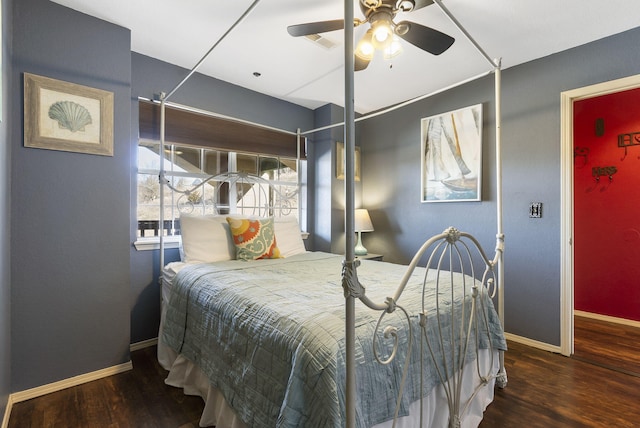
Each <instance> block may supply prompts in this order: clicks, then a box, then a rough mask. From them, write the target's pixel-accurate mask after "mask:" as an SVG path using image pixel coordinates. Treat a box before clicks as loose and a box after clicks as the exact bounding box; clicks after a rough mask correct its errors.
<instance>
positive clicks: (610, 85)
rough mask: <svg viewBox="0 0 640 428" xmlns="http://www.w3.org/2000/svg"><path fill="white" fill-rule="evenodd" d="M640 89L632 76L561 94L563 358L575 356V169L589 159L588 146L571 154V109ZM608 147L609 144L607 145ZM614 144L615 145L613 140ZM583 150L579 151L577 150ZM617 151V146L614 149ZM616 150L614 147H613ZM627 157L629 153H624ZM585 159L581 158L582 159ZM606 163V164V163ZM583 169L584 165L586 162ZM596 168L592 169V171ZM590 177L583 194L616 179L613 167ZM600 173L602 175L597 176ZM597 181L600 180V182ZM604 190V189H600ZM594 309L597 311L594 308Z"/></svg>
mask: <svg viewBox="0 0 640 428" xmlns="http://www.w3.org/2000/svg"><path fill="white" fill-rule="evenodd" d="M637 88H640V75H639V76H632V77H628V78H624V79H619V80H615V81H611V82H605V83H602V84H597V85H592V86H588V87H584V88H578V89H574V90H572V91H567V92H563V93H562V94H561V120H562V121H561V130H562V144H561V163H562V177H561V186H562V201H561V212H562V221H561V238H562V239H561V258H562V261H561V276H562V283H561V284H562V285H561V337H560V341H561V343H560V348H561V353H562V354H563V355H567V356H570V355H572V354H573V353H574V304H575V302H576V298H575V297H576V294H575V288H574V287H575V282H574V281H575V279H576V278H575V275H574V272H575V268H576V264H575V261H576V248H575V247H574V239H575V237H576V235H575V232H576V229H575V228H576V225H575V223H574V220H575V217H574V215H575V209H576V207H575V204H574V201H575V199H574V196H575V194H574V192H575V185H576V180H577V179H576V175H575V174H576V167H575V162H577V161H578V160H587V161H588V158H589V156H590V152H589V149H588V147H586V146H585V147H582V146H580V145H579V144H575V146H577V148H578V149H579V150H576V151H574V133H575V131H577V129H574V123H573V122H574V113H575V111H574V108H575V106H576V105H579V104H580V102H581V101H583V100H589V99H592V98H596V97H600V96H604V95H608V94H613V93H617V92H621V91H627V90H635V89H637ZM597 119H598V118H596V119H595V120H593V127H591V128H590V130H589V131H590V132H591V133H595V135H596V136H597V135H599V134H600V133H601V131H603V129H606V121H603V122H604V123H602V122H601V121H598V120H597ZM608 144H611V143H608ZM614 144H616V142H615V141H614ZM581 147H582V149H580V148H581ZM616 148H617V147H616ZM614 149H615V148H614ZM619 150H621V151H620V152H619V155H620V158H622V157H623V155H624V154H623V152H622V150H623V148H620V149H619ZM637 150H640V147H636V148H635V150H634V154H633V155H634V157H635V156H637V154H636V153H635V151H637ZM627 154H628V153H627ZM583 157H584V158H585V159H582V158H583ZM605 163H607V162H605ZM585 166H586V163H585ZM594 168H595V169H594ZM586 172H587V173H588V174H589V175H590V178H589V179H590V180H592V182H591V184H590V187H588V188H585V189H584V191H585V192H587V191H590V192H593V191H598V192H600V193H604V192H606V189H607V188H606V187H605V186H606V185H607V184H609V185H610V184H613V180H615V174H616V173H617V168H615V165H608V164H607V165H604V164H602V165H589V169H588V170H587V171H586ZM601 172H602V174H600V173H601ZM600 180H603V181H602V183H600ZM603 189H604V190H603ZM594 251H599V249H598V248H594ZM608 266H609V268H610V269H611V268H612V266H611V263H610V262H609V265H608ZM580 304H581V305H583V304H584V302H582V301H581V302H580ZM596 310H597V309H596Z"/></svg>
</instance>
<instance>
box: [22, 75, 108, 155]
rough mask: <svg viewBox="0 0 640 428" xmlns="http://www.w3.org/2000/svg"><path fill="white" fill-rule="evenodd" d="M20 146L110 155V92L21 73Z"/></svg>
mask: <svg viewBox="0 0 640 428" xmlns="http://www.w3.org/2000/svg"><path fill="white" fill-rule="evenodd" d="M24 146H25V147H34V148H38V149H48V150H60V151H65V152H76V153H87V154H92V155H102V156H113V92H109V91H105V90H102V89H96V88H91V87H88V86H82V85H78V84H75V83H70V82H65V81H62V80H56V79H51V78H49V77H44V76H38V75H35V74H30V73H24Z"/></svg>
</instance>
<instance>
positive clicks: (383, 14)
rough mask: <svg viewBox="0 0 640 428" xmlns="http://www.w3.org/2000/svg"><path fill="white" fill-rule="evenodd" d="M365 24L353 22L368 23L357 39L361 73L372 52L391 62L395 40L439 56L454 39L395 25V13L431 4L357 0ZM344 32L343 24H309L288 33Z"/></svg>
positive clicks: (417, 26) (406, 23)
mask: <svg viewBox="0 0 640 428" xmlns="http://www.w3.org/2000/svg"><path fill="white" fill-rule="evenodd" d="M359 3H360V9H361V10H362V13H363V14H364V16H365V19H364V20H361V19H357V18H356V19H355V20H354V23H353V25H354V26H355V27H357V26H359V25H362V24H364V23H367V22H368V23H369V24H370V26H371V27H370V28H369V30H367V32H366V33H365V35H364V36H363V37H362V38H361V39H360V41H359V42H358V44H357V45H356V49H355V71H360V70H364V69H365V68H367V66H368V65H369V62H371V60H372V59H373V54H374V52H375V50H380V51H382V52H383V53H384V56H385V58H391V57H393V56H395V55H397V54H398V53H400V52H401V50H402V46H401V44H400V42H399V39H398V38H401V39H403V40H406V41H407V42H409V43H411V44H412V45H414V46H416V47H418V48H420V49H422V50H424V51H427V52H429V53H431V54H433V55H440V54H441V53H443V52H444V51H446V50H447V49H449V47H450V46H451V45H452V44H453V42H454V41H455V39H454V38H453V37H451V36H449V35H447V34H445V33H442V32H440V31H438V30H434V29H433V28H430V27H425V26H424V25H420V24H416V23H415V22H410V21H401V22H398V23H396V22H394V21H393V19H394V18H395V16H396V15H397V14H398V12H411V11H414V10H417V9H421V8H423V7H425V6H428V5H430V4H433V0H359ZM343 29H344V20H343V19H336V20H332V21H320V22H309V23H306V24H297V25H290V26H288V27H287V32H288V33H289V34H290V35H292V36H294V37H300V36H309V35H312V34H318V33H325V32H329V31H335V30H343Z"/></svg>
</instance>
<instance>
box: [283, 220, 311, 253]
mask: <svg viewBox="0 0 640 428" xmlns="http://www.w3.org/2000/svg"><path fill="white" fill-rule="evenodd" d="M275 233H276V243H277V245H278V248H279V249H280V256H281V257H285V258H286V257H291V256H293V255H295V254H300V253H305V252H306V251H307V249H306V248H305V247H304V241H303V240H302V233H301V232H300V226H298V222H297V221H296V219H295V218H293V217H292V218H286V217H283V218H278V217H276V218H275Z"/></svg>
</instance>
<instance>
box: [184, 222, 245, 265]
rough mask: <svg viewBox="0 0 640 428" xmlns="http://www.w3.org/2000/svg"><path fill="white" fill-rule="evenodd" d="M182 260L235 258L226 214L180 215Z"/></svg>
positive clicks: (209, 260)
mask: <svg viewBox="0 0 640 428" xmlns="http://www.w3.org/2000/svg"><path fill="white" fill-rule="evenodd" d="M180 234H181V235H182V253H183V257H182V260H183V261H185V262H203V263H210V262H221V261H227V260H233V259H235V255H236V249H235V246H234V245H233V243H232V242H231V234H230V233H229V225H228V224H227V221H226V218H225V216H218V215H189V214H182V215H180Z"/></svg>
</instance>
